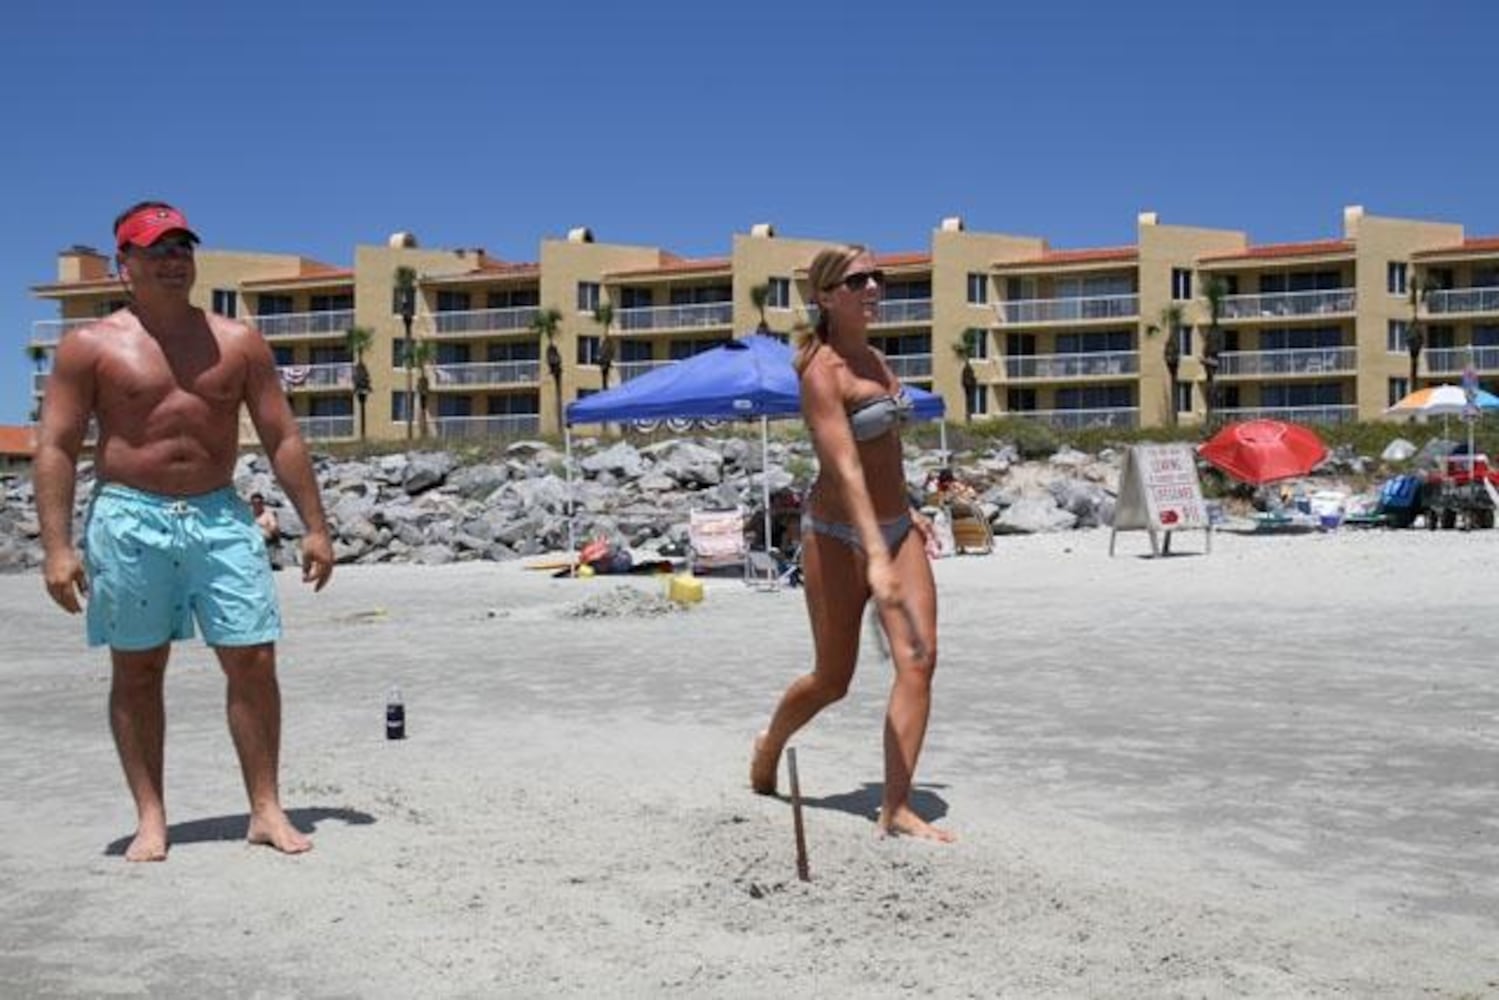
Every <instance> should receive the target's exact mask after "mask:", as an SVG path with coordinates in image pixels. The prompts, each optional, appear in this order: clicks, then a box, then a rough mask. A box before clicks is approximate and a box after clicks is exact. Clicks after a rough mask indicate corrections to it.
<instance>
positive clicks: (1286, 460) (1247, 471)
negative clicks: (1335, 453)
mask: <svg viewBox="0 0 1499 1000" xmlns="http://www.w3.org/2000/svg"><path fill="white" fill-rule="evenodd" d="M1197 453H1198V454H1199V455H1201V456H1202V457H1203V458H1205V459H1207V460H1208V461H1209V462H1211V463H1212V464H1213V465H1215V466H1217V467H1218V468H1220V469H1222V470H1223V471H1224V472H1226V473H1228V474H1229V475H1230V476H1233V477H1234V478H1235V479H1238V480H1241V481H1243V482H1246V483H1250V484H1252V485H1254V486H1261V485H1263V484H1265V483H1273V482H1275V481H1276V480H1277V479H1290V478H1292V477H1293V476H1304V475H1306V474H1307V473H1308V472H1311V471H1312V470H1313V469H1315V468H1316V467H1317V466H1319V465H1321V464H1322V462H1323V460H1324V459H1326V458H1327V445H1325V444H1323V443H1322V439H1321V438H1319V437H1318V436H1317V432H1316V431H1314V430H1312V429H1311V428H1309V427H1303V426H1301V425H1300V424H1288V423H1285V422H1284V421H1281V420H1246V421H1244V422H1242V423H1237V424H1229V425H1228V426H1227V427H1225V428H1223V429H1222V430H1221V431H1219V432H1218V433H1217V434H1214V435H1213V436H1212V437H1211V438H1210V439H1208V441H1207V443H1205V444H1203V445H1200V446H1199V447H1198V449H1197Z"/></svg>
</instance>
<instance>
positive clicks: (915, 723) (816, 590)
mask: <svg viewBox="0 0 1499 1000" xmlns="http://www.w3.org/2000/svg"><path fill="white" fill-rule="evenodd" d="M809 278H810V284H811V287H812V292H813V295H814V297H815V301H816V303H817V305H818V309H819V313H818V319H817V326H816V329H815V330H813V331H811V333H810V334H808V335H807V336H806V337H805V341H804V343H802V344H801V345H800V347H799V351H798V353H797V357H796V366H797V370H798V372H799V373H800V375H801V396H802V413H803V416H804V417H805V418H806V421H807V426H808V428H809V429H810V430H811V434H812V443H813V446H814V447H815V448H816V450H817V457H818V462H819V468H820V471H819V473H818V477H817V481H816V483H814V484H813V486H812V489H811V490H810V492H809V494H808V497H807V502H806V504H805V507H804V510H805V513H804V515H803V520H802V568H803V572H804V574H805V589H806V595H807V611H808V613H809V615H810V617H811V619H812V640H813V643H814V646H815V648H816V660H815V663H814V665H813V668H812V672H811V673H809V674H805V675H803V676H801V677H798V678H797V679H796V680H794V681H792V682H791V686H790V687H788V688H787V689H786V693H785V694H784V695H783V696H782V697H781V702H780V704H779V705H777V706H776V710H775V715H774V716H772V717H771V720H770V728H769V729H767V730H765V731H764V732H763V733H761V734H760V735H759V736H758V737H757V738H756V740H755V752H754V757H753V760H752V762H751V764H750V785H751V787H753V788H754V790H755V791H757V792H759V793H761V794H764V795H773V794H775V789H776V772H777V770H778V769H779V765H780V758H781V750H782V749H783V748H784V747H785V746H786V743H787V741H788V740H790V739H791V737H792V735H793V734H794V733H795V732H796V731H797V730H799V729H801V727H802V726H804V725H806V724H807V723H808V722H810V721H811V720H812V717H813V716H815V715H816V714H817V713H818V712H820V711H821V710H822V709H823V708H825V707H827V706H828V705H830V704H832V703H833V702H835V701H837V700H838V699H840V698H842V697H843V696H844V694H845V693H847V691H848V685H849V682H850V681H851V680H852V679H853V675H854V666H855V664H856V662H857V660H858V655H859V635H860V628H859V625H860V621H861V619H862V618H863V615H864V608H865V605H866V604H867V603H868V602H869V601H870V600H871V598H872V599H873V600H874V602H875V607H876V610H877V612H878V614H879V619H880V624H881V625H882V626H883V628H884V630H885V634H886V636H888V637H889V648H890V652H891V656H892V658H893V660H894V664H895V682H894V686H893V687H892V689H891V692H890V706H889V709H888V711H887V713H886V716H885V788H884V799H883V802H882V803H881V806H880V814H879V818H878V821H877V822H878V825H879V829H880V831H881V832H882V833H885V834H905V835H910V836H915V837H923V838H927V839H931V840H942V841H947V840H952V839H953V837H952V834H950V833H948V832H947V831H945V830H940V829H938V828H937V827H934V826H932V825H931V824H930V823H928V822H926V821H925V820H924V819H922V818H921V817H920V816H918V815H916V812H915V811H914V810H913V809H912V808H911V801H910V799H911V785H912V780H913V775H914V774H915V772H916V761H917V758H918V757H920V755H921V744H922V741H923V739H924V738H925V736H926V724H927V715H928V714H929V712H930V709H931V690H932V671H933V670H934V668H935V667H936V663H937V593H936V587H935V585H934V583H933V580H932V569H931V565H930V563H929V562H928V557H927V547H928V546H929V545H930V544H931V541H932V536H931V526H930V525H929V524H927V522H926V520H925V519H924V518H922V517H921V516H920V515H919V514H918V513H917V512H915V511H914V510H912V509H911V506H910V500H909V497H908V494H907V491H906V481H905V471H904V466H903V464H902V461H901V443H900V424H901V423H902V422H903V421H904V420H905V419H906V418H907V416H908V415H909V413H910V409H911V407H910V402H909V400H907V398H906V396H905V394H904V393H903V392H902V390H901V386H900V382H899V381H898V380H897V379H896V378H895V376H894V374H892V373H891V371H890V367H889V366H888V365H886V364H885V360H884V358H882V357H881V356H880V355H879V354H878V353H877V352H876V351H875V350H874V349H873V348H872V347H870V346H869V342H868V340H867V338H866V331H867V329H868V326H869V322H870V321H871V320H872V319H873V318H874V317H875V313H876V311H877V310H878V308H879V303H880V293H881V291H882V288H883V285H884V275H883V274H882V273H881V272H880V271H879V270H878V268H877V267H876V265H875V260H874V257H873V255H872V254H870V252H869V251H868V250H866V249H865V248H863V247H858V246H848V247H836V248H830V249H827V250H824V251H822V252H821V253H819V254H818V255H817V256H816V257H815V258H814V259H813V261H812V266H811V269H810V274H809Z"/></svg>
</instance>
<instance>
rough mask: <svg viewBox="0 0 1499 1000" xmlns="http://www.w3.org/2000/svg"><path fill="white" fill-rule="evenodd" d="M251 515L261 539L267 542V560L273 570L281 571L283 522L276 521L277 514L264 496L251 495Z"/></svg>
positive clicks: (258, 494) (259, 494)
mask: <svg viewBox="0 0 1499 1000" xmlns="http://www.w3.org/2000/svg"><path fill="white" fill-rule="evenodd" d="M250 515H251V516H252V517H254V518H255V526H256V527H257V528H259V529H260V537H261V538H263V539H264V540H265V552H266V558H268V559H269V560H270V562H271V569H274V570H279V569H280V568H281V556H280V553H279V552H278V551H277V549H278V548H279V547H280V545H281V522H280V521H277V520H276V512H275V511H273V510H271V509H270V508H269V507H267V506H266V505H265V496H264V494H261V493H251V494H250Z"/></svg>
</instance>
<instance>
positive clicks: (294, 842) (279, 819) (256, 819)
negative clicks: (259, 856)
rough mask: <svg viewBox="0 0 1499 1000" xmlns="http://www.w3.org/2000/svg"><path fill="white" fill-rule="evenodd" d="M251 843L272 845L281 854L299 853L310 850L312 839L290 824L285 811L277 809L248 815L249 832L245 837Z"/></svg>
mask: <svg viewBox="0 0 1499 1000" xmlns="http://www.w3.org/2000/svg"><path fill="white" fill-rule="evenodd" d="M245 839H246V840H248V841H249V842H250V843H252V844H265V845H266V846H267V847H274V848H275V849H276V850H278V851H280V852H281V853H282V854H301V853H302V852H304V851H310V850H312V841H311V840H309V839H307V838H306V837H305V836H303V835H302V831H300V830H298V829H297V828H296V827H294V826H292V825H291V820H289V819H287V818H286V813H284V812H282V811H281V810H280V809H277V810H276V811H275V812H267V813H266V814H265V815H252V816H251V817H250V832H249V833H248V834H247V835H246V837H245Z"/></svg>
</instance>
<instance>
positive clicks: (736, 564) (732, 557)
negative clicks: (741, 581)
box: [687, 507, 749, 573]
mask: <svg viewBox="0 0 1499 1000" xmlns="http://www.w3.org/2000/svg"><path fill="white" fill-rule="evenodd" d="M687 550H688V551H687V568H688V569H689V570H690V571H691V572H693V573H698V572H700V571H703V570H715V569H724V568H733V569H738V570H739V571H741V572H744V573H748V571H749V567H748V558H749V545H748V543H747V542H746V541H745V537H744V512H743V511H741V510H739V509H738V508H737V507H736V508H735V509H733V510H694V511H692V512H691V513H689V514H688V516H687Z"/></svg>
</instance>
